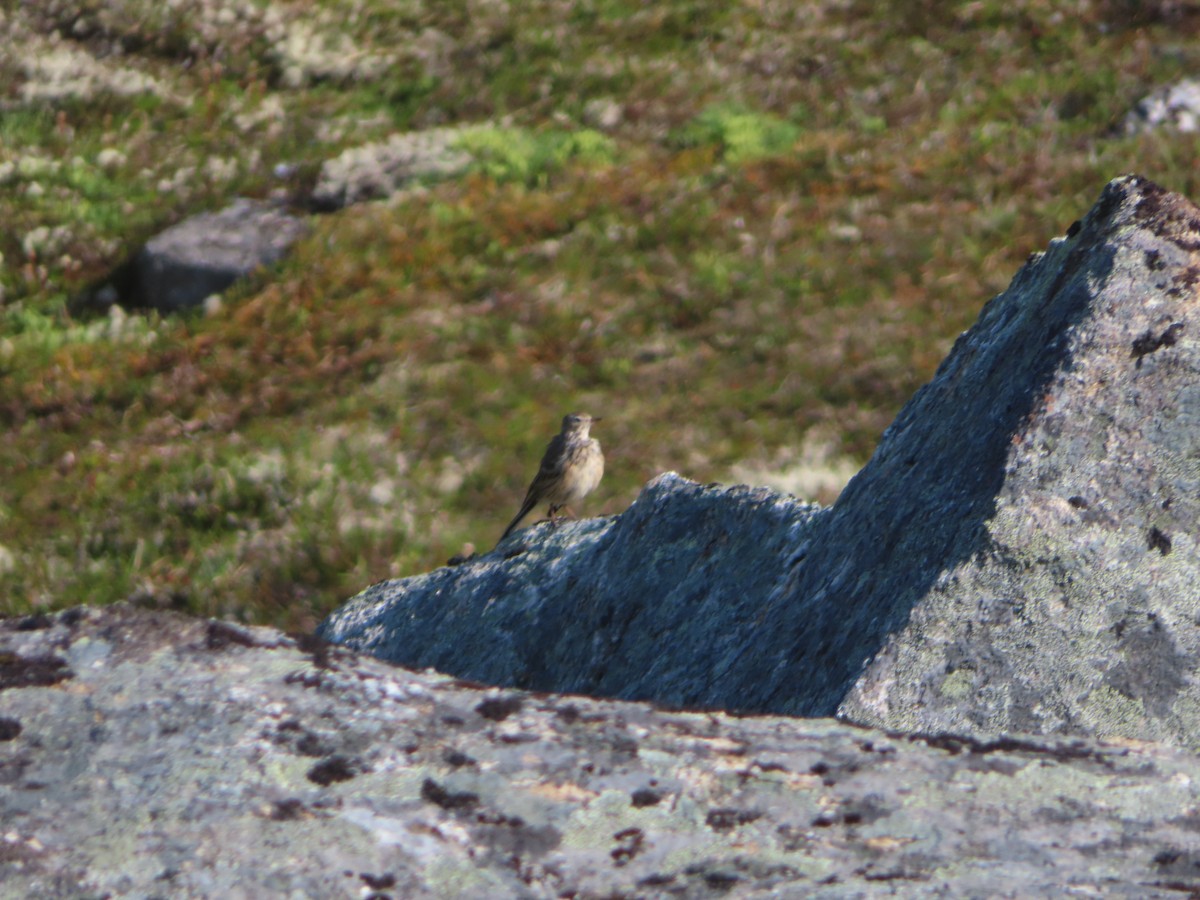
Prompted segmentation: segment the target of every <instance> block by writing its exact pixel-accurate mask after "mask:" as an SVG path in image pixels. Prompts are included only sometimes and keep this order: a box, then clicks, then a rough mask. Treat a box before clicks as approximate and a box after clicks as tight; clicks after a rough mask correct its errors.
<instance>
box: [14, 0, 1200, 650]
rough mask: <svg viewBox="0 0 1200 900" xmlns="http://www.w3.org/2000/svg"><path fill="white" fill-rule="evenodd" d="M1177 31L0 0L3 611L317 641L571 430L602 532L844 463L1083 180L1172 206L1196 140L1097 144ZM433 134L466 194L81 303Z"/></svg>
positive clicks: (487, 509)
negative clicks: (383, 151)
mask: <svg viewBox="0 0 1200 900" xmlns="http://www.w3.org/2000/svg"><path fill="white" fill-rule="evenodd" d="M1181 8H1182V7H1179V6H1178V5H1176V4H1166V3H1164V4H1158V5H1156V4H1136V5H1130V4H1127V3H1122V2H1118V0H1111V2H1090V3H1089V2H1079V3H1074V4H1070V5H1069V8H1066V7H1064V5H1063V4H1061V3H1051V2H1032V0H1031V2H1018V3H1011V2H1006V3H1000V2H980V3H970V4H962V3H935V4H929V3H907V4H905V3H899V4H873V3H861V2H844V0H843V2H828V3H805V4H796V3H776V2H765V3H755V4H744V5H741V6H731V5H729V4H725V3H717V2H697V0H667V2H659V3H654V4H643V3H633V2H621V0H607V2H605V0H595V2H584V0H571V2H549V0H544V2H532V3H494V2H465V0H464V2H457V3H447V2H437V3H434V2H421V0H407V2H402V0H358V2H351V0H341V2H334V0H328V2H321V3H307V2H306V3H300V2H275V3H269V4H268V3H263V2H250V0H191V2H184V3H180V4H174V5H171V6H169V7H168V6H165V5H163V4H161V3H157V2H154V3H151V2H149V0H123V2H105V3H97V2H89V0H74V2H70V0H53V2H47V3H44V4H25V3H19V2H16V0H0V31H4V32H6V33H7V37H6V39H5V40H4V41H3V42H0V43H2V44H3V47H2V48H0V104H2V106H0V221H3V222H4V223H5V224H4V228H3V230H2V231H0V254H3V256H2V258H0V427H2V428H3V429H4V440H3V441H2V442H0V473H3V477H2V479H0V613H15V612H21V611H26V610H30V609H36V608H44V607H51V608H53V607H62V606H68V605H72V604H76V603H80V602H91V603H106V602H111V601H113V600H117V599H122V598H129V597H132V598H135V599H139V600H141V601H142V602H146V603H150V604H157V605H172V606H178V607H180V608H185V609H188V610H191V611H195V612H200V613H205V614H218V615H231V616H235V617H238V618H242V619H247V620H253V621H263V622H271V623H274V624H278V625H282V626H285V627H299V628H307V627H311V626H312V625H313V624H314V622H315V621H316V619H317V618H319V617H320V616H321V615H323V614H324V613H325V612H326V611H328V610H329V609H331V608H332V607H333V606H335V605H336V604H337V603H339V602H340V601H342V600H344V599H345V598H347V597H348V596H350V595H351V594H353V593H354V592H356V591H357V590H359V589H361V588H362V587H364V586H366V585H367V584H369V583H371V582H373V581H376V580H379V579H382V578H386V577H391V576H396V575H402V574H410V573H414V572H418V571H423V570H426V569H428V568H430V567H432V566H435V565H438V564H440V563H442V562H444V561H445V559H446V558H447V557H449V556H451V555H452V554H454V553H457V552H460V551H461V550H462V549H463V547H464V545H465V544H474V545H475V546H476V547H478V548H480V549H488V548H489V547H490V546H491V544H492V542H493V541H494V540H495V538H496V537H497V536H498V534H499V533H500V531H501V530H502V529H503V526H504V524H505V523H506V521H507V519H508V517H509V516H510V515H511V513H512V511H513V510H514V509H515V507H516V505H517V504H518V503H519V500H520V498H521V496H522V494H523V491H524V488H525V486H526V484H527V483H528V480H529V478H530V477H531V476H532V474H533V471H534V468H535V467H536V464H537V460H538V458H539V456H540V454H541V451H542V448H543V447H544V445H545V442H546V441H547V440H548V439H549V437H550V435H551V434H553V432H554V431H555V430H556V429H557V425H558V419H559V417H560V416H561V415H562V414H563V412H565V411H568V410H571V409H580V410H586V411H589V412H591V413H593V414H595V415H602V416H604V417H605V421H604V422H603V423H601V425H600V426H599V427H598V428H597V432H596V433H597V435H598V437H600V439H601V440H602V441H603V442H604V444H605V447H606V453H607V456H608V474H607V476H606V479H605V481H604V483H603V484H602V486H601V488H600V489H599V491H598V492H597V494H596V495H595V496H594V497H593V498H591V499H590V500H589V502H588V503H587V511H588V512H590V513H596V512H616V511H619V510H620V509H622V508H623V507H624V506H625V505H626V504H628V502H629V501H630V500H631V499H632V498H633V497H634V496H635V495H636V492H637V490H638V488H639V487H640V486H641V484H642V483H644V482H645V481H646V480H647V479H648V478H650V477H652V476H653V475H655V474H657V473H658V472H659V471H662V470H665V469H676V470H678V471H681V472H682V473H683V474H685V475H688V476H689V477H693V478H696V479H698V480H701V481H706V480H728V479H729V478H730V477H731V475H730V473H731V471H732V470H733V469H734V467H742V469H741V470H742V471H744V470H745V467H746V466H750V467H753V466H756V465H757V466H765V465H781V466H786V465H788V464H790V462H792V461H794V460H796V459H799V458H801V457H802V456H803V455H804V453H805V452H807V451H806V450H805V447H806V446H808V445H809V444H811V443H812V441H813V436H814V435H821V436H823V437H822V440H827V439H828V438H829V436H832V440H833V444H834V450H835V452H836V454H837V455H840V456H844V457H848V458H850V459H853V460H855V461H859V462H861V461H863V460H865V458H866V456H867V455H868V454H869V453H870V451H871V449H872V447H873V446H874V443H875V441H876V440H877V438H878V436H879V434H880V432H881V431H882V430H883V428H884V427H886V425H887V424H888V422H889V421H890V420H891V418H892V417H893V416H894V414H895V413H896V411H897V410H898V408H899V407H900V405H901V404H902V403H903V402H904V401H905V400H906V399H907V398H908V397H909V396H910V395H911V394H912V392H913V391H914V390H915V388H916V387H917V386H918V385H919V384H921V383H922V382H923V381H925V380H927V379H928V378H929V376H930V375H931V374H932V372H933V369H934V368H935V367H936V365H937V363H938V362H939V361H940V359H941V358H942V357H943V355H944V354H945V352H946V351H947V350H948V348H949V346H950V344H951V342H952V341H953V339H954V337H955V336H956V335H957V334H958V332H959V331H961V330H962V329H963V328H965V327H967V326H968V325H970V323H971V322H972V321H973V320H974V318H975V316H976V314H977V312H978V310H979V308H980V306H981V305H982V303H983V302H984V301H985V300H986V299H987V298H989V297H990V296H991V295H993V294H994V293H996V292H997V291H999V290H1001V289H1003V287H1004V286H1005V285H1006V284H1007V282H1008V280H1009V279H1010V278H1011V276H1012V275H1013V274H1014V272H1015V271H1016V270H1017V269H1018V268H1019V266H1020V265H1021V264H1022V262H1023V261H1024V259H1025V257H1026V256H1027V255H1028V254H1029V253H1030V252H1031V251H1034V250H1038V249H1040V248H1042V247H1043V246H1044V245H1045V244H1046V242H1047V241H1048V240H1049V239H1050V238H1051V237H1052V236H1054V235H1055V234H1058V233H1061V232H1063V231H1065V229H1066V228H1067V226H1068V225H1069V224H1070V223H1071V221H1072V220H1073V219H1075V218H1077V217H1079V216H1080V215H1081V214H1082V213H1083V212H1084V211H1086V209H1087V208H1088V207H1089V206H1090V205H1091V203H1092V202H1093V201H1094V199H1095V198H1096V196H1097V195H1098V193H1099V191H1100V189H1101V187H1102V186H1103V184H1104V183H1105V182H1106V181H1108V180H1109V179H1110V178H1112V177H1113V176H1115V175H1118V174H1121V173H1124V172H1128V171H1137V172H1140V173H1142V174H1144V175H1146V176H1148V177H1150V178H1152V179H1154V180H1156V181H1158V182H1159V183H1161V184H1163V185H1164V186H1166V187H1168V188H1171V189H1173V190H1178V191H1181V192H1183V193H1185V194H1188V195H1192V196H1196V195H1197V194H1198V193H1200V192H1198V191H1197V189H1196V188H1197V184H1196V181H1197V178H1198V175H1197V171H1198V170H1197V169H1196V168H1195V166H1194V161H1195V158H1196V150H1197V140H1198V139H1197V138H1196V137H1195V136H1191V135H1186V134H1174V133H1170V132H1158V133H1154V134H1151V135H1144V136H1123V135H1122V134H1120V130H1119V128H1118V127H1117V126H1119V123H1120V121H1121V119H1122V117H1123V115H1124V114H1125V112H1126V111H1127V110H1128V109H1129V108H1130V107H1131V106H1132V105H1133V103H1134V102H1135V101H1136V100H1137V99H1139V98H1140V97H1141V96H1143V95H1144V94H1146V93H1148V92H1149V91H1150V90H1151V89H1153V88H1154V87H1156V86H1158V85H1160V84H1163V83H1166V82H1170V81H1172V80H1175V79H1178V78H1180V77H1183V76H1185V75H1188V74H1190V73H1191V72H1193V71H1194V70H1195V68H1196V63H1197V61H1198V60H1200V44H1197V43H1196V41H1195V35H1196V32H1197V27H1198V25H1200V21H1198V20H1197V19H1195V18H1188V17H1186V16H1185V17H1183V18H1179V17H1174V18H1173V17H1172V16H1175V15H1176V12H1177V11H1178V10H1179V9H1181ZM55 66H57V67H58V68H55ZM64 73H65V74H64ZM441 125H481V126H484V127H483V128H482V129H480V130H478V131H476V132H474V133H473V135H472V137H471V138H470V139H469V143H470V147H469V149H471V150H472V152H473V153H475V154H476V157H477V159H478V160H479V164H478V165H477V166H475V167H474V169H473V170H472V171H471V172H469V173H468V174H466V175H463V176H461V177H457V178H454V179H451V180H447V181H442V182H440V183H435V184H430V185H427V186H425V187H424V188H422V189H421V190H416V191H412V192H410V193H409V194H407V195H405V196H404V197H402V198H400V199H399V200H398V201H396V202H392V203H388V204H375V205H360V206H355V207H351V208H348V209H346V210H343V211H341V212H338V213H334V214H331V215H327V216H321V217H318V218H316V219H315V220H314V227H313V231H312V233H311V234H310V236H309V237H308V238H306V239H305V240H304V241H303V242H302V243H301V244H300V245H299V246H298V247H297V248H296V250H295V252H294V253H293V254H292V255H291V256H290V257H289V258H288V260H287V261H286V262H284V263H283V264H281V265H280V266H278V267H277V268H275V269H273V270H271V271H268V272H263V273H261V274H260V275H259V276H258V277H256V278H254V279H252V280H251V282H249V283H247V284H244V285H241V286H239V287H237V288H235V289H233V290H231V291H230V292H228V293H227V294H226V296H225V297H224V299H223V304H222V305H221V307H220V309H219V310H218V311H217V312H216V313H215V314H211V315H207V316H205V315H201V314H196V315H191V316H180V317H175V318H170V319H159V318H157V317H155V316H153V315H130V316H127V317H126V316H121V315H116V316H110V317H100V318H88V317H87V316H84V315H82V314H78V313H76V314H72V313H71V312H69V309H70V308H71V307H70V304H69V302H68V301H69V299H70V298H71V297H72V296H73V295H75V294H76V293H77V292H78V291H79V290H80V289H81V288H82V287H84V286H85V285H88V284H90V283H92V282H93V281H95V280H96V279H97V278H100V277H102V276H103V275H104V274H105V273H107V272H109V271H111V270H112V269H113V268H114V267H115V266H116V265H118V264H119V263H120V262H121V261H123V260H124V259H126V258H127V257H128V256H129V254H131V253H132V252H134V251H135V250H136V249H137V247H138V246H139V244H140V242H142V241H143V240H144V239H145V238H146V237H147V236H148V235H150V234H152V233H153V232H154V231H156V230H158V229H161V228H162V227H165V226H166V225H168V224H170V223H171V222H173V221H176V220H178V219H179V218H180V217H182V216H184V215H186V214H189V213H192V212H196V211H200V210H203V209H210V208H214V207H216V206H219V205H221V204H223V203H225V202H227V201H228V200H229V199H230V198H232V197H234V196H236V195H250V196H265V195H267V194H269V193H271V192H272V191H275V190H281V189H282V190H286V191H290V192H293V194H295V195H297V196H299V195H300V194H302V192H303V190H304V188H305V186H306V185H307V184H311V181H312V179H313V178H314V177H315V173H316V170H317V168H318V167H319V165H320V163H321V161H322V160H324V159H328V158H331V157H332V156H335V155H336V154H337V153H338V152H340V151H341V150H342V149H344V148H346V147H350V146H354V145H357V144H360V143H363V142H366V141H369V140H378V139H381V138H383V137H385V136H386V135H388V134H390V133H392V132H394V131H396V130H400V129H419V128H425V127H433V126H441ZM281 164H284V168H278V167H279V166H280V165H281ZM281 173H283V174H281ZM820 499H824V500H829V499H831V498H830V497H828V496H827V497H823V498H820Z"/></svg>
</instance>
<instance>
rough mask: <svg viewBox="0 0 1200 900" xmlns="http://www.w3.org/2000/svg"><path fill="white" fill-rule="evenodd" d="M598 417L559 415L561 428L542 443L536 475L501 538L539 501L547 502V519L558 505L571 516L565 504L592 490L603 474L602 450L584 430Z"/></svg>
mask: <svg viewBox="0 0 1200 900" xmlns="http://www.w3.org/2000/svg"><path fill="white" fill-rule="evenodd" d="M599 421H600V417H598V416H589V415H588V414H587V413H569V414H568V415H565V416H563V420H562V431H560V432H559V433H558V434H556V435H555V436H554V439H553V440H551V441H550V444H549V445H548V446H547V447H546V453H545V455H543V456H542V464H541V465H540V466H539V467H538V472H537V475H535V476H533V481H532V483H531V484H530V485H529V490H528V491H526V492H525V502H523V503H522V504H521V508H520V510H518V512H517V515H516V516H515V517H514V518H513V520H512V521H511V522H509V523H508V527H507V528H506V529H504V534H502V535H500V540H501V541H503V540H504V539H505V538H506V537H508V536H509V535H510V534H512V531H513V529H514V528H516V527H517V525H518V524H519V523H520V521H521V520H522V519H524V518H525V516H527V515H528V514H529V512H530V510H532V509H533V508H534V507H535V506H537V505H538V504H539V503H541V502H543V501H545V502H547V503H549V504H550V521H551V523H553V522H554V521H555V518H554V514H555V513H557V512H558V511H559V510H560V509H566V510H567V512H568V514H570V515H572V516H573V515H574V513H572V512H571V510H570V508H569V504H571V503H578V502H579V501H580V500H582V499H583V498H584V497H586V496H587V495H588V494H590V493H591V492H592V491H593V490H595V488H596V485H598V484H599V483H600V479H601V477H603V475H604V453H603V452H602V451H601V449H600V442H599V441H598V440H596V439H595V438H594V437H589V435H588V431H589V430H590V429H591V427H592V423H593V422H599Z"/></svg>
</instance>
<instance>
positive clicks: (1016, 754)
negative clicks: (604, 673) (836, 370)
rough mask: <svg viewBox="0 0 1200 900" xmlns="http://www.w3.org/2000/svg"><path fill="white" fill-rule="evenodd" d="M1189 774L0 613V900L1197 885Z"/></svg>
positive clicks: (1092, 750)
mask: <svg viewBox="0 0 1200 900" xmlns="http://www.w3.org/2000/svg"><path fill="white" fill-rule="evenodd" d="M1197 806H1200V761H1198V760H1197V759H1196V758H1195V757H1193V756H1190V755H1188V754H1186V753H1184V752H1183V751H1180V750H1177V749H1169V748H1156V747H1152V746H1147V745H1131V746H1119V745H1103V744H1099V743H1096V742H1092V741H1087V740H1071V741H1063V740H1060V739H1052V740H1046V741H1038V740H1028V739H1014V738H1006V739H1002V740H995V741H972V740H969V739H961V738H955V737H949V736H945V735H942V736H932V735H929V736H924V737H910V736H903V735H897V734H888V733H884V732H880V731H874V730H870V729H864V728H859V727H855V726H851V725H846V724H840V723H836V722H832V721H829V720H804V719H794V720H786V719H781V718H770V717H759V718H734V717H730V716H727V715H724V714H698V713H673V712H664V711H658V710H655V709H652V708H650V707H649V706H646V705H643V704H633V703H622V702H616V701H603V700H590V699H585V698H578V697H564V696H548V695H534V694H526V693H521V692H514V691H507V690H496V689H490V688H484V687H482V686H479V685H471V684H466V683H463V682H459V681H456V680H454V679H452V678H450V677H448V676H444V675H437V674H433V673H428V674H416V673H412V672H406V671H403V670H399V669H395V668H392V667H390V666H387V665H385V664H383V663H381V662H379V661H377V660H374V659H371V658H369V657H362V656H358V655H356V654H354V653H351V652H349V651H347V650H344V649H340V648H329V647H324V646H320V645H317V644H313V643H312V642H305V641H300V642H297V641H296V640H293V639H290V638H287V637H284V636H283V635H281V634H279V633H277V632H273V631H270V630H269V629H260V628H255V629H247V628H240V627H235V626H232V625H228V624H226V623H222V622H210V621H203V620H196V619H186V618H184V617H182V616H177V615H172V614H166V613H152V612H146V611H139V610H136V609H131V608H127V607H113V608H109V609H103V610H87V609H78V610H71V611H68V612H66V613H63V614H61V615H58V616H54V617H50V616H36V617H29V618H26V619H19V620H8V621H6V622H0V822H2V823H3V829H2V830H0V897H3V898H20V900H26V898H30V897H37V898H44V900H60V898H62V900H65V898H73V900H75V898H77V900H82V898H95V897H179V898H184V897H191V898H214V900H216V898H221V900H226V898H234V897H255V898H258V897H321V898H362V897H372V898H374V900H384V898H390V897H395V898H399V897H404V898H414V900H417V898H427V897H445V898H462V897H489V898H509V897H513V898H542V897H545V898H551V897H581V898H582V897H593V898H599V897H639V898H643V897H644V898H657V897H692V898H700V897H719V896H736V897H759V896H787V897H800V896H803V897H815V898H831V900H832V898H845V897H865V898H869V897H884V896H886V897H912V898H917V897H922V898H924V897H931V896H942V897H982V896H987V897H1023V898H1026V897H1028V898H1037V897H1047V898H1049V897H1055V898H1057V897H1062V896H1067V895H1071V896H1075V895H1086V896H1105V897H1130V898H1133V897H1137V898H1176V897H1179V896H1182V895H1183V894H1185V893H1187V892H1193V893H1194V892H1196V891H1198V890H1200V877H1198V875H1197V873H1198V872H1200V866H1198V861H1200V843H1198V842H1197V837H1196V830H1195V826H1194V822H1195V816H1194V811H1195V809H1196V808H1197Z"/></svg>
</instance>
